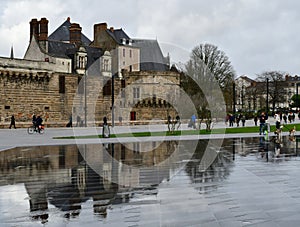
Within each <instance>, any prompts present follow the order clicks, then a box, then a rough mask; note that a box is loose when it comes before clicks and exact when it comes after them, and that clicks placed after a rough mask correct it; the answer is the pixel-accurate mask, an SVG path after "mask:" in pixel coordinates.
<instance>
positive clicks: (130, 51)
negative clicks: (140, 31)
mask: <svg viewBox="0 0 300 227" xmlns="http://www.w3.org/2000/svg"><path fill="white" fill-rule="evenodd" d="M129 57H130V58H132V50H129Z"/></svg>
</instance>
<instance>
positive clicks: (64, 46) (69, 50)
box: [48, 19, 103, 67]
mask: <svg viewBox="0 0 300 227" xmlns="http://www.w3.org/2000/svg"><path fill="white" fill-rule="evenodd" d="M70 25H71V22H70V21H69V19H67V20H66V21H65V22H64V23H63V24H62V25H60V26H59V27H58V28H57V29H56V30H55V31H54V32H53V33H52V34H51V35H50V36H49V37H48V53H49V54H50V55H52V56H56V57H64V58H71V59H74V55H75V53H76V51H77V50H78V48H77V46H76V45H75V44H73V43H69V42H68V41H69V37H70V32H69V27H70ZM81 41H82V46H84V47H85V49H86V50H87V55H88V63H87V67H89V66H91V65H92V64H93V63H94V62H95V61H96V60H97V59H99V57H101V56H102V55H103V51H102V50H101V49H100V48H96V47H90V46H89V45H90V43H91V41H90V40H89V39H88V38H87V37H86V36H85V35H84V34H81Z"/></svg>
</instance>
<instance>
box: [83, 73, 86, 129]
mask: <svg viewBox="0 0 300 227" xmlns="http://www.w3.org/2000/svg"><path fill="white" fill-rule="evenodd" d="M83 82H84V126H85V127H86V126H87V123H86V120H87V103H86V99H87V98H86V96H87V94H86V88H87V86H86V69H85V70H84V80H83Z"/></svg>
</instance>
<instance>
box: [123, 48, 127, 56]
mask: <svg viewBox="0 0 300 227" xmlns="http://www.w3.org/2000/svg"><path fill="white" fill-rule="evenodd" d="M125 51H126V50H125V48H124V49H123V57H125Z"/></svg>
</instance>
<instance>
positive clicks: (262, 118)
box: [259, 112, 268, 135]
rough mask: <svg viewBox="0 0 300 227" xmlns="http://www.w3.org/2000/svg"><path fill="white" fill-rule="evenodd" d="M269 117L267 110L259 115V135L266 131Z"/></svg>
mask: <svg viewBox="0 0 300 227" xmlns="http://www.w3.org/2000/svg"><path fill="white" fill-rule="evenodd" d="M267 119H268V116H267V115H266V114H265V112H262V113H261V115H260V116H259V135H261V133H262V132H263V131H264V129H265V126H266V120H267Z"/></svg>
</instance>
